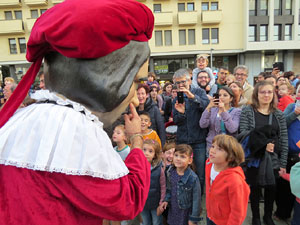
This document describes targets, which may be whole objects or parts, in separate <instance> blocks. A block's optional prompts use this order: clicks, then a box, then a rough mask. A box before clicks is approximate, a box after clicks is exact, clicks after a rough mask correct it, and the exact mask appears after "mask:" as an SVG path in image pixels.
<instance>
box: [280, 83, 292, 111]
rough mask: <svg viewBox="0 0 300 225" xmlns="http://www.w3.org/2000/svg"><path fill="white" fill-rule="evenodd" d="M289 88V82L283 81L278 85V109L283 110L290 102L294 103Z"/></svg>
mask: <svg viewBox="0 0 300 225" xmlns="http://www.w3.org/2000/svg"><path fill="white" fill-rule="evenodd" d="M291 88H293V87H292V86H291V87H289V84H287V83H283V84H280V85H279V87H278V95H279V96H280V99H279V102H278V105H277V108H278V109H280V110H281V111H282V112H283V111H284V110H285V108H286V107H287V106H288V105H289V104H291V103H294V102H295V100H294V99H293V98H292V96H291V95H290V94H291V90H290V89H291Z"/></svg>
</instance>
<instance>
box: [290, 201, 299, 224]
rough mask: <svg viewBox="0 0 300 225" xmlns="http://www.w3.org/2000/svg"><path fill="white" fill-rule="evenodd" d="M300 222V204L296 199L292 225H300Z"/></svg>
mask: <svg viewBox="0 0 300 225" xmlns="http://www.w3.org/2000/svg"><path fill="white" fill-rule="evenodd" d="M299 224H300V204H299V202H297V201H296V200H295V204H294V216H293V219H292V221H291V225H299Z"/></svg>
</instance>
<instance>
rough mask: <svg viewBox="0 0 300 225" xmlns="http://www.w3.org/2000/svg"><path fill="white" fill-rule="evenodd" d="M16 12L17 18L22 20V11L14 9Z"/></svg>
mask: <svg viewBox="0 0 300 225" xmlns="http://www.w3.org/2000/svg"><path fill="white" fill-rule="evenodd" d="M14 13H15V18H16V19H17V20H21V19H22V11H14Z"/></svg>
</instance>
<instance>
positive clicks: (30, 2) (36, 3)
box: [24, 0, 48, 6]
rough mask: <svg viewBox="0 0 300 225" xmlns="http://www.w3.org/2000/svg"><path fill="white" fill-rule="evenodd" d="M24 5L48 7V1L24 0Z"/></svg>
mask: <svg viewBox="0 0 300 225" xmlns="http://www.w3.org/2000/svg"><path fill="white" fill-rule="evenodd" d="M24 3H25V4H26V5H28V6H39V5H48V1H47V0H24Z"/></svg>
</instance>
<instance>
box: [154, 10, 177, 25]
mask: <svg viewBox="0 0 300 225" xmlns="http://www.w3.org/2000/svg"><path fill="white" fill-rule="evenodd" d="M154 17H155V26H169V25H172V24H173V13H172V12H159V13H154Z"/></svg>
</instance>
